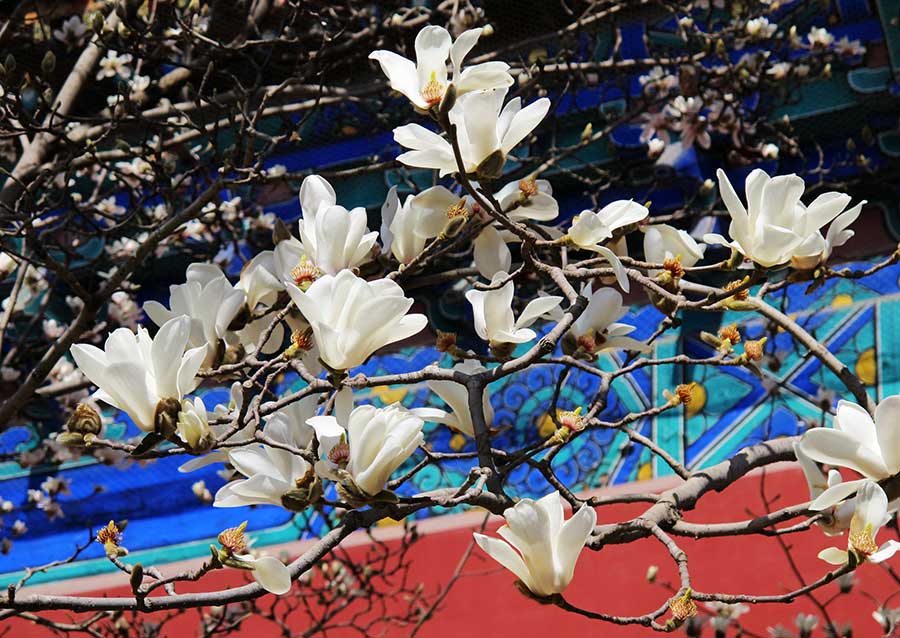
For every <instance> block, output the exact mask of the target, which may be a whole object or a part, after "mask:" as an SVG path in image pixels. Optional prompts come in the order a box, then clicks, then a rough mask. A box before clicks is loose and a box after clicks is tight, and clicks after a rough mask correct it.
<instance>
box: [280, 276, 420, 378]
mask: <svg viewBox="0 0 900 638" xmlns="http://www.w3.org/2000/svg"><path fill="white" fill-rule="evenodd" d="M287 289H288V294H290V296H291V299H292V300H293V301H294V303H295V304H296V305H297V308H299V310H300V312H301V313H302V314H303V316H304V317H305V318H306V320H307V322H309V326H310V328H312V332H313V337H314V339H315V342H316V346H318V348H319V356H320V358H321V359H322V362H323V363H324V364H325V365H326V366H328V367H329V368H330V369H332V370H348V369H350V368H353V367H356V366H358V365H361V364H363V363H364V362H365V361H366V359H368V358H369V357H370V356H371V355H372V353H373V352H375V351H376V350H378V349H379V348H382V347H384V346H386V345H388V344H391V343H395V342H397V341H402V340H403V339H407V338H409V337H411V336H413V335H414V334H417V333H419V332H421V331H422V329H423V328H425V326H426V325H427V324H428V319H427V318H426V317H425V315H420V314H412V315H407V314H406V311H407V310H409V308H410V307H411V306H412V304H413V300H412V299H409V298H407V297H405V296H404V294H403V288H401V287H400V286H399V285H398V284H397V283H396V282H394V281H392V280H390V279H376V280H375V281H366V280H365V279H362V278H360V277H357V276H356V275H354V274H353V273H352V272H350V271H349V270H342V271H341V272H339V273H338V274H337V276H334V277H333V276H331V275H324V276H323V277H321V278H319V279H317V280H316V281H315V282H314V283H313V284H312V285H311V286H310V287H309V289H308V290H307V291H306V292H303V291H302V290H301V289H300V288H298V287H297V286H295V285H293V284H291V283H288V286H287Z"/></svg>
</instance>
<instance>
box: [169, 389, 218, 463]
mask: <svg viewBox="0 0 900 638" xmlns="http://www.w3.org/2000/svg"><path fill="white" fill-rule="evenodd" d="M175 433H176V434H177V435H178V438H179V439H181V440H182V442H184V444H185V446H187V448H188V449H189V450H191V451H193V452H199V451H203V450H204V449H209V446H210V445H211V444H212V439H213V434H212V430H210V428H209V415H208V414H207V413H206V405H204V403H203V399H201V398H200V397H194V400H193V401H191V400H190V399H185V400H183V401H182V402H181V411H180V412H179V413H178V421H177V422H176V424H175Z"/></svg>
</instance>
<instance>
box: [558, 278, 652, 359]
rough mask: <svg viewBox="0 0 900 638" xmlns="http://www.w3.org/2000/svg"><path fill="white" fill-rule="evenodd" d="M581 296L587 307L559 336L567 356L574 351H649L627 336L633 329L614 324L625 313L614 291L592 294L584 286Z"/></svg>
mask: <svg viewBox="0 0 900 638" xmlns="http://www.w3.org/2000/svg"><path fill="white" fill-rule="evenodd" d="M581 294H582V296H584V297H587V298H588V304H587V307H586V308H585V309H584V311H583V312H582V313H581V314H580V315H579V316H578V319H576V320H575V321H574V322H573V323H572V327H571V328H569V331H568V332H567V333H566V334H565V336H564V337H563V347H564V349H565V350H566V351H568V352H569V354H572V353H574V352H576V351H578V350H580V351H581V352H584V353H587V354H588V355H595V354H597V353H599V352H602V351H604V350H638V351H641V352H646V351H648V350H649V349H650V347H649V346H648V345H647V344H646V343H644V342H642V341H638V340H637V339H634V338H632V337H629V336H627V335H629V334H630V333H632V332H633V331H634V326H630V325H628V324H625V323H616V322H617V321H618V320H619V319H621V318H622V317H624V316H625V314H626V313H627V312H628V307H627V306H624V305H623V304H622V295H621V293H619V291H618V290H615V289H614V288H601V289H600V290H598V291H597V292H592V290H591V285H590V284H588V285H587V286H586V287H585V288H584V290H582V291H581Z"/></svg>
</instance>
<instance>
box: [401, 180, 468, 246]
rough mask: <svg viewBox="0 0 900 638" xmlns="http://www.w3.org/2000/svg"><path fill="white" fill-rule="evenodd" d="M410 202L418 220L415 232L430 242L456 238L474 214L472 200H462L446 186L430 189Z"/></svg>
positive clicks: (465, 198) (410, 206)
mask: <svg viewBox="0 0 900 638" xmlns="http://www.w3.org/2000/svg"><path fill="white" fill-rule="evenodd" d="M407 203H408V205H409V208H410V211H411V214H412V216H413V217H414V219H415V224H414V232H415V233H416V234H417V235H418V236H420V237H424V238H426V239H431V238H432V237H437V236H438V235H444V236H446V237H452V236H453V235H455V234H456V233H457V232H458V231H459V229H460V227H461V226H462V225H463V224H464V223H465V222H466V221H468V219H469V218H470V217H471V216H472V213H473V205H472V200H471V198H470V197H468V196H466V197H460V196H459V195H457V194H456V193H454V192H453V191H451V190H450V189H449V188H445V187H443V186H432V187H431V188H426V189H425V190H423V191H422V192H421V193H419V194H418V195H415V196H414V197H413V198H412V199H407Z"/></svg>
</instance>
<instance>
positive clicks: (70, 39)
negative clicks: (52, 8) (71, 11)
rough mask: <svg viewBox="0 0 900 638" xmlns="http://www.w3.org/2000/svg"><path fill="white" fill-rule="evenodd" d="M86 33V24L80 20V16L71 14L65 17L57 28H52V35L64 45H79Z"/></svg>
mask: <svg viewBox="0 0 900 638" xmlns="http://www.w3.org/2000/svg"><path fill="white" fill-rule="evenodd" d="M86 33H87V26H86V25H85V24H84V23H83V22H82V21H81V17H80V16H77V15H73V16H70V17H69V18H66V20H65V21H64V22H63V23H62V26H60V28H59V29H54V30H53V37H54V38H56V39H57V40H59V41H60V42H62V43H63V44H65V45H71V46H81V44H82V42H84V36H85V34H86Z"/></svg>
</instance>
